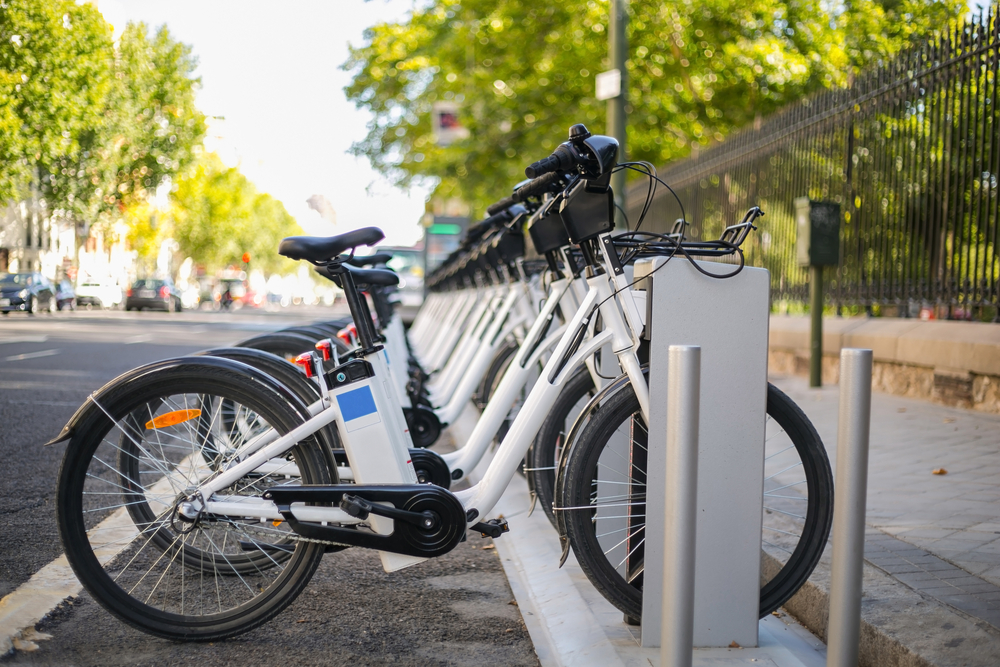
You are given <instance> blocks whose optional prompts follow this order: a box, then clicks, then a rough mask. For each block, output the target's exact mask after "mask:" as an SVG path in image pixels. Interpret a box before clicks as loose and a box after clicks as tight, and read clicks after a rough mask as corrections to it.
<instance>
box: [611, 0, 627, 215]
mask: <svg viewBox="0 0 1000 667" xmlns="http://www.w3.org/2000/svg"><path fill="white" fill-rule="evenodd" d="M627 2H628V0H611V3H610V7H609V10H608V13H609V15H610V20H609V25H608V38H609V42H608V59H609V60H610V61H611V69H612V70H615V69H616V70H618V71H619V72H620V73H621V92H619V94H618V95H616V96H615V97H612V98H611V99H609V100H608V128H607V132H608V134H609V135H611V136H612V137H614V138H615V139H617V140H618V161H619V162H624V161H625V153H626V144H625V103H626V101H627V99H628V77H627V74H626V71H625V61H626V60H628V38H627V37H626V36H625V27H626V25H627V23H628V13H627V11H626V9H627V7H626V5H627ZM611 188H612V190H614V193H615V204H616V205H617V206H619V207H621V210H622V211H624V210H625V171H624V170H622V171H619V172H618V173H616V174H615V175H613V176H612V177H611ZM615 218H616V219H617V220H620V221H621V222H622V225H621V226H624V218H623V217H622V214H621V212H618V213H616V214H615Z"/></svg>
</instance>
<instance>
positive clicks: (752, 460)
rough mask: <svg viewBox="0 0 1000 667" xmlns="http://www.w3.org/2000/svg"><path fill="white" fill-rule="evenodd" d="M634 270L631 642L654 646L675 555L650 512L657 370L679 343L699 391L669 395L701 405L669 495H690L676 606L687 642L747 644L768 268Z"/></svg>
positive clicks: (678, 261) (658, 425)
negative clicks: (636, 497)
mask: <svg viewBox="0 0 1000 667" xmlns="http://www.w3.org/2000/svg"><path fill="white" fill-rule="evenodd" d="M695 261H697V260H695ZM664 264H666V265H665V266H664ZM698 266H699V267H701V268H702V269H703V270H704V271H706V272H710V273H713V274H716V275H723V274H728V273H731V272H732V271H733V268H734V267H733V265H731V264H725V263H718V262H707V261H699V262H698ZM634 275H635V277H636V278H639V277H642V276H647V278H646V280H645V283H646V289H647V299H646V336H647V337H648V338H649V342H650V348H649V358H650V372H649V377H650V385H649V393H650V405H651V409H650V412H651V415H650V424H649V435H648V460H647V461H646V462H645V467H644V470H645V471H646V473H647V479H646V515H647V517H646V518H647V521H646V523H645V536H644V537H645V544H644V551H645V554H644V561H645V562H644V568H643V571H644V575H643V577H644V581H643V599H642V646H643V647H657V646H660V638H661V619H662V613H663V612H662V610H663V609H664V593H663V588H664V563H665V562H667V563H670V564H671V567H673V565H675V564H676V562H677V558H678V554H667V553H666V551H665V548H664V533H665V530H666V528H665V522H664V521H663V520H662V518H663V517H665V516H667V515H666V508H667V493H668V480H667V479H666V475H667V474H668V473H667V472H666V471H667V435H668V423H667V422H668V419H667V405H668V394H669V390H670V385H669V381H668V378H669V371H670V368H669V367H670V364H671V363H673V361H674V360H675V359H676V360H682V359H683V357H682V356H678V355H677V354H674V353H673V352H672V351H671V349H670V348H671V346H678V345H687V346H698V347H699V348H700V357H701V363H700V367H701V373H700V392H698V389H697V386H698V377H697V375H694V376H693V378H694V391H695V392H698V394H699V395H696V396H681V397H679V398H681V400H682V401H685V399H692V400H688V401H687V405H688V406H689V408H690V409H693V410H695V411H697V410H698V406H699V403H700V406H701V410H700V416H699V418H698V420H697V430H696V432H695V433H694V434H693V435H694V437H695V439H696V442H697V460H696V462H695V463H696V465H694V466H691V467H689V468H688V469H687V474H688V475H693V476H694V478H693V479H689V478H682V479H681V480H680V481H681V483H682V485H683V488H679V489H678V488H675V487H671V488H670V489H669V491H670V492H671V493H674V492H678V493H686V494H694V495H693V496H691V497H692V498H696V506H697V519H696V526H688V527H686V528H685V527H683V526H681V527H679V528H680V529H681V533H679V534H680V535H684V534H690V529H692V528H693V529H694V533H695V549H694V581H693V582H687V583H689V584H690V583H693V587H694V599H693V606H691V607H689V610H688V612H687V615H688V616H689V617H690V618H691V620H692V622H693V645H694V646H695V647H728V646H731V645H732V644H733V643H734V642H735V643H736V644H738V645H739V646H741V647H754V646H757V643H758V642H757V639H758V638H757V631H758V609H759V604H760V586H761V585H760V578H761V513H762V493H763V477H764V475H763V472H764V437H765V434H764V431H765V411H766V406H767V336H768V316H769V299H770V276H769V273H768V272H767V271H766V270H765V269H759V268H752V267H744V268H743V270H742V271H740V272H739V273H738V274H737V275H735V276H733V277H731V278H726V279H713V278H710V277H708V276H705V275H703V274H702V273H700V272H699V271H698V270H697V269H696V268H695V267H694V266H693V265H692V263H691V262H689V261H687V260H686V259H685V258H683V257H675V258H673V259H672V260H670V261H667V259H666V258H663V257H655V258H652V259H648V260H642V261H640V262H637V263H636V266H635V274H634ZM639 286H641V283H640V284H639V285H637V287H639ZM688 375H691V374H690V373H688ZM675 386H676V387H677V388H679V389H680V390H681V391H685V389H686V388H687V387H685V386H684V385H675ZM689 435H690V434H689ZM623 444H625V445H626V446H627V443H623ZM671 462H672V463H676V462H675V461H674V460H672V461H671ZM679 464H681V465H684V462H683V461H680V462H679ZM671 477H672V478H673V479H672V480H671V481H673V480H676V479H677V476H675V475H671ZM623 521H625V520H624V519H623ZM623 527H624V524H623ZM677 528H678V527H677V526H673V525H672V526H670V529H671V530H674V529H677ZM685 531H687V532H686V533H685ZM679 546H680V547H681V548H683V547H684V546H685V545H679ZM623 557H624V555H623ZM680 583H681V585H682V586H683V583H685V582H680ZM678 592H679V591H675V594H676V593H678ZM682 597H684V596H683V595H682ZM668 604H669V603H668ZM692 609H693V613H692V612H691V610H692Z"/></svg>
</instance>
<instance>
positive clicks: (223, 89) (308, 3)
mask: <svg viewBox="0 0 1000 667" xmlns="http://www.w3.org/2000/svg"><path fill="white" fill-rule="evenodd" d="M97 5H98V7H99V9H100V10H101V12H102V13H103V14H104V17H105V19H106V20H107V21H108V22H109V23H111V24H112V25H114V26H115V30H116V33H120V31H121V30H122V29H123V28H124V26H125V24H126V23H127V22H128V21H142V22H145V23H146V24H147V25H149V26H150V28H156V27H159V26H160V25H164V24H165V25H166V26H167V28H168V29H169V30H170V32H171V34H172V35H173V37H174V39H177V40H179V41H181V42H184V43H185V44H188V45H190V46H191V48H192V51H193V53H194V55H195V56H196V57H197V58H198V69H197V70H196V72H195V75H196V76H198V77H200V78H201V89H200V91H199V92H198V107H199V108H200V109H201V111H202V112H203V113H205V114H207V115H208V116H212V117H219V118H222V119H223V120H212V121H211V125H210V129H209V136H208V137H206V141H205V145H206V148H208V149H210V150H214V151H216V152H218V153H219V155H220V156H221V157H222V159H223V161H224V162H225V163H226V164H227V165H229V166H239V168H240V170H241V171H242V172H243V173H244V174H245V175H246V176H247V178H249V179H250V180H251V181H253V182H254V184H255V185H256V186H257V188H258V189H259V190H261V191H263V192H267V193H269V194H271V195H272V196H274V197H276V198H277V199H280V200H281V201H282V203H284V205H285V208H287V209H288V212H289V213H291V214H292V215H293V216H294V217H295V218H296V219H297V220H298V222H299V224H300V225H301V226H302V228H303V229H304V230H305V232H306V233H307V234H315V235H331V234H341V233H344V232H346V231H349V230H351V229H356V228H358V227H365V226H369V225H373V226H376V227H380V228H381V229H382V230H383V231H384V232H385V234H386V241H385V242H386V243H391V244H396V245H411V244H413V243H415V242H416V241H417V240H418V239H420V238H421V236H422V231H421V228H420V227H419V225H418V221H419V219H420V216H421V215H423V212H424V201H425V199H426V196H427V192H426V191H425V190H422V189H416V188H415V189H412V190H411V191H409V192H404V191H401V190H399V189H398V188H395V187H393V186H392V185H391V184H390V183H388V182H387V181H386V180H385V179H383V178H382V177H381V176H379V175H378V174H377V173H375V172H374V171H373V170H372V169H371V167H370V166H369V164H368V161H367V160H365V159H364V158H355V157H353V156H351V155H349V154H348V153H347V150H348V149H349V148H350V146H351V143H353V142H354V141H358V140H360V139H362V138H363V137H364V136H365V134H366V130H365V125H366V123H367V122H368V120H369V119H370V115H369V114H368V112H367V111H364V110H361V109H357V108H356V107H355V106H354V104H352V103H351V102H348V101H347V99H346V97H345V95H344V92H343V88H344V86H345V85H347V84H348V83H349V82H350V74H349V73H348V72H344V71H343V70H341V69H340V66H341V64H342V63H343V62H344V61H345V60H346V59H347V45H348V43H352V44H355V45H360V44H361V43H362V32H363V31H364V29H365V28H367V27H369V26H371V25H374V24H375V23H378V22H382V21H395V20H401V19H404V18H405V16H406V13H407V11H408V10H409V8H410V7H411V6H412V3H411V0H370V1H369V2H364V1H363V0H283V1H282V2H275V1H274V0H263V1H262V0H238V1H236V0H170V1H169V2H165V1H163V0H99V2H98V3H97ZM313 195H322V196H324V197H326V199H327V200H329V202H330V204H332V206H333V209H334V211H335V212H336V224H332V223H330V222H328V221H327V220H325V219H323V218H322V217H321V216H320V215H319V213H317V212H315V211H314V210H312V209H311V208H310V207H309V206H308V204H307V203H306V200H307V199H309V198H310V197H312V196H313Z"/></svg>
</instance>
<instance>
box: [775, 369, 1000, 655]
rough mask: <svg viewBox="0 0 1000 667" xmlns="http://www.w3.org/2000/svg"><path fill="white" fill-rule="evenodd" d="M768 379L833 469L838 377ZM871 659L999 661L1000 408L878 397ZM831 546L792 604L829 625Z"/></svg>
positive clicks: (867, 647) (865, 645)
mask: <svg viewBox="0 0 1000 667" xmlns="http://www.w3.org/2000/svg"><path fill="white" fill-rule="evenodd" d="M771 380H772V381H773V382H774V383H775V384H777V385H778V386H779V387H780V388H781V389H783V390H784V391H785V392H786V393H788V394H789V396H791V397H792V399H793V400H795V402H796V403H798V404H799V405H800V406H801V407H802V409H803V410H804V411H805V412H806V414H807V415H808V416H809V418H810V419H811V420H812V422H813V424H814V425H815V426H816V428H817V430H818V431H819V433H820V436H822V438H823V442H824V443H825V445H826V447H827V450H828V452H829V454H830V459H831V464H833V467H834V469H836V464H835V461H836V443H837V411H838V401H839V396H838V392H839V389H838V387H836V386H831V387H824V388H822V389H809V388H808V386H807V383H806V381H805V380H804V379H801V378H797V377H784V378H782V377H772V378H771ZM867 524H868V531H867V536H866V542H865V561H866V564H865V590H864V600H863V609H862V615H863V629H862V647H861V650H862V661H861V664H862V665H879V666H881V665H925V664H933V665H997V664H1000V416H997V415H989V414H984V413H981V412H974V411H971V410H962V409H957V408H948V407H944V406H940V405H936V404H933V403H929V402H927V401H922V400H916V399H908V398H900V397H896V396H889V395H886V394H873V396H872V427H871V452H870V462H869V481H868V512H867ZM828 587H829V547H828V549H827V554H825V555H824V558H823V562H821V564H820V566H819V567H818V568H817V571H816V573H815V574H814V575H813V577H812V579H811V581H810V582H809V584H807V586H806V587H804V589H803V590H802V591H800V593H799V594H798V595H796V597H795V598H793V599H792V600H791V601H790V602H789V604H788V605H787V608H788V609H789V611H791V612H792V613H793V614H795V615H796V616H797V617H798V618H799V619H800V620H801V621H802V622H803V623H804V624H805V625H806V626H807V627H809V628H810V629H811V630H813V631H814V632H816V633H817V634H818V635H820V636H821V637H825V634H826V610H827V604H826V591H827V590H828Z"/></svg>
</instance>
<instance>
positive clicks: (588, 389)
mask: <svg viewBox="0 0 1000 667" xmlns="http://www.w3.org/2000/svg"><path fill="white" fill-rule="evenodd" d="M596 392H597V390H596V388H595V387H594V379H593V377H591V375H590V371H588V370H587V369H586V368H581V369H580V370H578V371H577V372H576V373H575V374H574V375H573V376H572V377H571V378H570V379H569V381H568V382H567V383H566V386H565V387H563V390H562V391H561V392H560V393H559V397H558V398H557V399H556V402H555V403H554V404H553V405H552V409H551V410H549V414H548V415H547V416H546V417H545V421H544V422H542V427H541V428H540V429H539V430H538V434H537V435H536V436H535V440H534V442H532V444H531V449H529V450H528V465H527V468H528V472H527V474H528V477H529V480H530V481H529V484H530V486H531V489H532V490H533V491H534V493H535V504H536V505H538V506H540V507H541V508H542V509H543V510H545V516H547V517H548V518H549V521H551V522H552V525H553V526H554V527H556V528H558V526H557V523H556V516H555V512H553V511H552V504H553V502H554V500H555V496H556V493H555V485H556V465H557V463H556V462H557V461H559V460H560V458H561V454H562V446H563V444H564V443H565V442H566V435H567V434H568V433H569V429H570V427H571V426H572V425H573V420H574V419H576V416H577V415H578V414H580V411H581V410H583V408H584V407H585V406H586V405H587V403H588V402H589V401H590V399H591V398H593V396H594V394H595V393H596Z"/></svg>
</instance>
